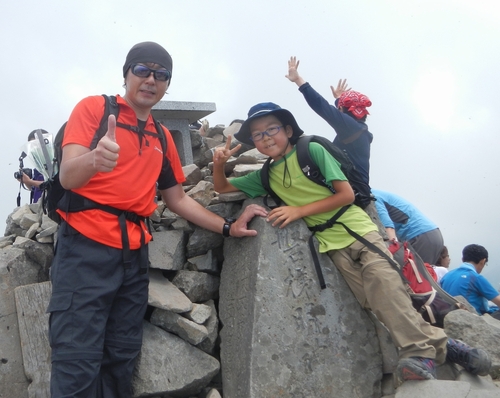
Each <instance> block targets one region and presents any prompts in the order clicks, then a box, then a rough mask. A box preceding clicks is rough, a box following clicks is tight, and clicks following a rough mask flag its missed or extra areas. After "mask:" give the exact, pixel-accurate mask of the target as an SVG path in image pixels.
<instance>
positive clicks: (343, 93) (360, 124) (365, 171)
mask: <svg viewBox="0 0 500 398" xmlns="http://www.w3.org/2000/svg"><path fill="white" fill-rule="evenodd" d="M298 67H299V61H297V59H296V57H290V60H289V61H288V75H286V77H287V78H288V79H289V80H290V81H291V82H294V83H295V84H297V86H298V87H299V91H300V92H301V93H302V94H303V95H304V98H305V99H306V101H307V103H308V104H309V106H310V107H311V108H312V110H313V111H314V112H316V113H317V114H318V115H319V116H321V117H322V118H323V119H324V120H325V121H326V122H327V123H328V124H329V125H330V126H332V127H333V129H334V130H335V132H336V134H337V136H336V137H335V139H334V140H333V143H334V144H335V145H337V146H338V147H339V148H340V149H342V150H345V151H346V152H347V154H348V155H349V158H350V159H351V162H352V163H353V164H354V166H355V167H356V168H357V169H358V171H359V172H360V173H361V175H362V177H363V179H364V181H365V182H366V183H367V184H368V185H369V183H370V145H371V143H372V140H373V134H372V133H370V132H369V131H368V126H367V125H366V117H367V115H369V112H368V110H367V109H366V108H367V107H369V106H371V104H372V103H371V101H370V99H369V98H368V97H367V96H366V95H364V94H361V93H359V92H357V91H353V90H351V89H348V88H347V85H346V81H345V80H343V81H339V84H338V85H337V88H336V89H334V88H333V86H330V88H331V90H332V93H333V96H334V97H335V98H336V101H335V103H336V105H338V108H337V107H335V106H333V105H330V104H329V103H328V101H327V100H326V99H324V98H323V97H322V96H321V95H320V94H319V93H318V92H317V91H315V90H314V89H313V88H312V87H311V85H310V84H309V83H307V82H306V81H305V80H304V79H303V78H302V77H301V76H300V75H299V72H298Z"/></svg>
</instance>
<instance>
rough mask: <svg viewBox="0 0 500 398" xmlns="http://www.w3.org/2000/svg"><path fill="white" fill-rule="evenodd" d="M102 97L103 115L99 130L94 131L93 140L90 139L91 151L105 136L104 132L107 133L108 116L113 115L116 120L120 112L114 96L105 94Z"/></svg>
mask: <svg viewBox="0 0 500 398" xmlns="http://www.w3.org/2000/svg"><path fill="white" fill-rule="evenodd" d="M102 96H103V97H104V113H103V114H102V118H101V122H100V123H99V128H98V129H97V130H96V132H95V134H94V138H92V142H91V143H90V149H91V150H92V149H94V148H95V147H97V143H98V142H99V141H100V140H101V138H102V137H104V136H105V135H106V132H107V131H108V117H109V115H115V117H116V119H117V120H118V114H119V112H120V107H119V106H118V103H117V102H116V97H115V96H114V95H110V96H107V95H106V94H103V95H102Z"/></svg>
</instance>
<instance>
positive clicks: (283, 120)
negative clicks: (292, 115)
mask: <svg viewBox="0 0 500 398" xmlns="http://www.w3.org/2000/svg"><path fill="white" fill-rule="evenodd" d="M273 116H274V117H275V118H276V119H278V120H279V121H280V123H281V124H282V125H283V126H284V127H286V126H290V127H291V128H292V131H293V126H292V125H291V124H290V122H289V121H288V118H286V117H283V116H282V115H273ZM298 139H299V137H298V136H296V135H295V134H292V136H291V137H290V138H289V141H290V144H292V145H295V144H296V143H297V140H298Z"/></svg>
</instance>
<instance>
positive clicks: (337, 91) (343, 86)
mask: <svg viewBox="0 0 500 398" xmlns="http://www.w3.org/2000/svg"><path fill="white" fill-rule="evenodd" d="M330 89H331V90H332V94H333V98H339V97H340V96H341V95H342V93H344V92H346V91H349V90H350V89H351V88H350V87H349V88H348V87H347V79H344V80H342V79H340V80H339V82H338V84H337V88H335V87H333V86H330Z"/></svg>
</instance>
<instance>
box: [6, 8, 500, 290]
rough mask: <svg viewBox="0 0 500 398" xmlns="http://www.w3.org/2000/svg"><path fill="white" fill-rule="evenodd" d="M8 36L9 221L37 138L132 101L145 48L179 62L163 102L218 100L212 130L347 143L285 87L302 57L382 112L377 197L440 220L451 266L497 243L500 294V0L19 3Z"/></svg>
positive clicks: (374, 125) (325, 81) (489, 273)
mask: <svg viewBox="0 0 500 398" xmlns="http://www.w3.org/2000/svg"><path fill="white" fill-rule="evenodd" d="M0 26H1V29H2V34H1V35H0V44H1V47H0V48H1V49H2V53H3V55H2V61H1V62H0V74H1V76H2V89H3V90H2V92H3V95H1V96H0V103H1V109H2V116H3V117H2V119H3V120H4V122H3V123H4V125H3V128H2V129H1V130H0V137H1V140H2V143H3V145H1V146H0V151H1V157H0V159H1V162H2V167H1V168H0V178H1V181H2V196H1V197H0V222H2V221H1V220H5V219H6V218H7V216H8V214H10V213H11V212H12V211H13V210H14V208H15V206H16V197H17V192H18V187H19V184H18V183H17V181H16V180H15V179H14V178H13V173H14V172H15V171H16V170H17V167H18V160H17V159H18V157H19V154H20V148H21V146H22V145H23V144H24V143H25V141H26V138H27V136H28V134H29V132H30V131H32V130H34V129H36V128H44V129H46V130H48V131H49V132H51V133H53V134H55V133H56V132H57V130H58V129H59V127H60V126H61V124H62V123H63V122H64V121H66V120H67V118H68V116H69V114H70V112H71V110H72V108H73V107H74V105H75V104H76V103H77V102H78V101H79V100H80V99H81V98H83V97H85V96H87V95H94V94H103V93H107V94H116V93H119V94H122V93H123V88H122V87H121V86H122V84H123V79H122V72H121V70H122V66H123V62H124V60H125V56H126V54H127V52H128V50H129V49H130V47H132V46H133V45H134V44H136V43H138V42H141V41H146V40H151V41H156V42H158V43H160V44H161V45H163V46H164V47H165V48H166V49H167V50H168V51H169V52H170V54H171V55H172V57H173V60H174V70H173V80H172V85H171V87H170V89H169V94H168V95H167V96H166V97H165V99H168V100H172V101H200V102H214V103H216V106H217V112H215V113H214V114H212V115H210V116H209V117H208V120H209V121H210V124H211V125H215V124H225V125H228V124H229V123H230V122H231V121H232V120H233V119H236V118H243V119H244V118H246V114H247V111H248V109H249V108H250V107H251V106H252V105H254V104H255V103H257V102H264V101H272V102H275V103H277V104H279V105H281V106H282V107H284V108H287V109H289V110H290V111H291V112H292V113H293V114H294V115H295V117H296V119H297V121H298V123H299V125H300V126H301V128H302V129H303V130H304V131H305V132H306V134H319V135H324V136H327V137H331V138H333V136H334V133H333V130H332V129H331V128H330V127H329V126H328V125H327V124H326V123H325V122H324V121H323V120H322V119H321V118H319V117H318V116H317V115H316V114H315V113H314V112H313V111H312V110H310V109H309V107H308V106H307V104H306V102H305V101H304V99H303V97H302V94H300V93H299V92H298V91H297V88H296V86H295V85H294V84H292V83H290V82H289V81H288V80H287V79H286V78H285V77H284V76H285V74H286V73H287V60H288V58H289V57H290V56H291V55H295V56H297V57H298V59H300V61H301V63H300V69H299V71H300V72H301V73H302V75H303V76H304V78H305V79H306V80H308V81H309V82H310V83H311V84H312V86H313V87H314V88H315V89H316V90H318V91H319V92H320V93H321V94H322V95H323V96H325V98H327V99H330V100H332V101H333V98H332V96H331V92H330V89H329V86H330V85H331V84H336V82H337V81H338V79H340V78H347V79H348V83H349V84H350V85H351V87H352V88H353V89H355V90H357V91H361V92H363V93H364V94H366V95H368V96H369V98H370V99H371V100H372V102H373V106H372V107H371V108H369V110H370V113H371V115H370V116H369V117H368V126H369V128H370V131H371V132H372V133H373V134H374V141H373V144H372V158H371V185H372V187H373V188H378V189H384V190H388V191H392V192H394V193H397V194H399V195H401V196H403V197H405V198H406V199H408V200H409V201H411V202H413V203H414V204H415V205H416V206H417V207H418V208H420V210H422V211H423V212H424V214H426V215H427V216H428V217H429V218H430V219H432V220H433V221H434V222H435V223H436V224H438V226H439V227H440V228H441V231H442V232H443V236H444V239H445V244H447V245H448V247H449V249H450V253H451V258H452V267H453V266H457V265H459V264H460V258H461V249H462V248H463V247H464V246H465V245H467V244H469V243H478V244H482V245H484V246H485V247H486V248H487V249H488V250H489V252H490V262H489V264H490V265H489V266H488V267H487V268H486V270H485V271H484V273H483V274H484V275H485V276H486V277H488V278H489V279H490V280H491V281H492V282H493V283H494V286H495V287H496V288H497V289H498V288H500V273H499V271H498V267H499V266H500V264H499V263H500V247H499V245H498V238H497V235H496V233H497V231H496V230H497V229H498V223H499V218H500V217H499V210H498V207H499V206H498V204H497V203H498V199H499V198H500V181H499V177H498V175H497V174H496V173H497V171H498V170H499V165H500V161H499V158H500V155H499V154H498V144H499V143H500V138H499V133H500V131H499V130H500V129H499V127H498V126H499V125H498V121H497V120H495V117H497V118H498V112H499V109H500V96H499V95H498V92H499V79H498V77H497V75H498V73H499V71H500V51H499V49H500V3H499V2H498V1H497V0H476V1H474V2H470V1H463V0H449V1H448V0H429V1H426V0H422V1H418V0H414V1H410V0H377V1H373V0H351V1H344V2H337V1H335V2H334V1H331V0H322V1H316V0H309V1H290V0H288V1H283V0H267V1H262V0H253V1H251V2H234V1H229V0H210V1H208V0H182V1H181V0H178V1H172V0H158V1H156V2H137V1H130V0H121V1H114V0H111V1H106V0H85V1H71V0H45V1H34V0H18V1H16V2H10V1H3V2H2V3H1V4H0ZM28 200H29V197H28V194H27V192H23V203H26V201H28Z"/></svg>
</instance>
